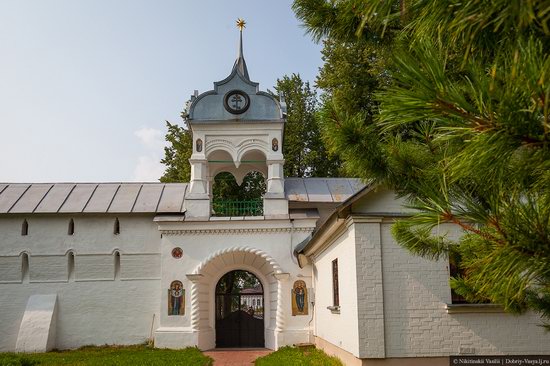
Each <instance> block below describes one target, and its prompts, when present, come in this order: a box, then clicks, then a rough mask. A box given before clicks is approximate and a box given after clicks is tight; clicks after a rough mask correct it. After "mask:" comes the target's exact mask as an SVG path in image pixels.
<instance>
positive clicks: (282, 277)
mask: <svg viewBox="0 0 550 366" xmlns="http://www.w3.org/2000/svg"><path fill="white" fill-rule="evenodd" d="M273 277H275V278H276V279H277V281H287V280H288V279H289V278H290V273H286V272H285V273H274V274H273Z"/></svg>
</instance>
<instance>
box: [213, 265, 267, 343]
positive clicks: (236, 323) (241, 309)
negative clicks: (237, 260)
mask: <svg viewBox="0 0 550 366" xmlns="http://www.w3.org/2000/svg"><path fill="white" fill-rule="evenodd" d="M215 296H216V300H215V303H216V307H215V309H216V347H222V348H225V347H264V345H265V344H264V343H265V342H264V289H263V286H262V283H261V282H260V280H259V279H258V277H256V276H255V275H254V274H252V273H250V272H248V271H243V270H234V271H230V272H228V273H226V274H225V275H224V276H223V277H222V278H221V279H220V280H219V281H218V284H217V285H216V295H215Z"/></svg>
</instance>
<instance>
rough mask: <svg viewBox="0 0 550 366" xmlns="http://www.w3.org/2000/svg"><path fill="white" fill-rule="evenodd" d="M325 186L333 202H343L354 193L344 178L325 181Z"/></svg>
mask: <svg viewBox="0 0 550 366" xmlns="http://www.w3.org/2000/svg"><path fill="white" fill-rule="evenodd" d="M327 185H328V189H329V191H330V194H331V195H332V200H333V201H334V202H344V201H345V200H347V199H348V198H349V197H351V196H352V195H353V193H355V192H354V191H353V189H352V188H351V184H350V182H349V180H348V179H346V178H331V179H327Z"/></svg>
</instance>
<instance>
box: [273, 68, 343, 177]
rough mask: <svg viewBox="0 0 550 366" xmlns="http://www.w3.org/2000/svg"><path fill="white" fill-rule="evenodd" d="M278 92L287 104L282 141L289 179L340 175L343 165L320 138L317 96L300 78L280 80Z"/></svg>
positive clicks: (283, 78)
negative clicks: (330, 153) (328, 151)
mask: <svg viewBox="0 0 550 366" xmlns="http://www.w3.org/2000/svg"><path fill="white" fill-rule="evenodd" d="M275 90H276V91H277V92H278V94H279V95H283V96H284V99H285V102H286V104H287V117H286V124H285V133H284V141H283V154H284V157H285V166H284V173H285V176H287V177H333V176H338V175H339V174H338V173H339V170H340V169H339V167H340V163H339V161H338V159H337V158H336V157H334V156H329V154H328V153H327V150H326V148H325V145H324V143H323V141H322V139H321V132H320V128H319V123H318V120H317V117H316V114H317V95H316V93H315V91H314V90H313V89H312V88H311V87H310V85H309V82H307V81H306V82H304V81H303V80H302V78H301V77H300V75H297V74H292V75H291V76H287V75H285V76H283V77H282V78H281V79H277V85H276V86H275Z"/></svg>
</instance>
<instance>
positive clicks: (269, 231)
mask: <svg viewBox="0 0 550 366" xmlns="http://www.w3.org/2000/svg"><path fill="white" fill-rule="evenodd" d="M313 229H314V228H312V227H307V228H306V227H304V228H294V229H293V228H290V227H285V228H253V229H250V228H249V229H185V228H181V229H176V230H175V229H160V232H161V233H163V234H167V235H205V234H217V235H227V234H257V233H261V234H277V233H290V232H307V233H311V232H312V231H313Z"/></svg>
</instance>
